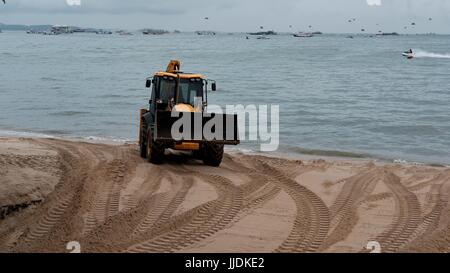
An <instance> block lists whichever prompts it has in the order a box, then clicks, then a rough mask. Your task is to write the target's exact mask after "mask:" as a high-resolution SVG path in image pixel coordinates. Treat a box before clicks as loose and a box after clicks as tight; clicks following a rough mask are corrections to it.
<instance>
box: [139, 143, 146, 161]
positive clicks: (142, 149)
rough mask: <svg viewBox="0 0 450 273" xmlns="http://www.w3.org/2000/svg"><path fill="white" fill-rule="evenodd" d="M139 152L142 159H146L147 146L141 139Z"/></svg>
mask: <svg viewBox="0 0 450 273" xmlns="http://www.w3.org/2000/svg"><path fill="white" fill-rule="evenodd" d="M139 151H140V154H141V157H142V158H147V144H146V143H145V141H144V140H143V139H141V144H140V145H139Z"/></svg>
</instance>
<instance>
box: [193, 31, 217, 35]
mask: <svg viewBox="0 0 450 273" xmlns="http://www.w3.org/2000/svg"><path fill="white" fill-rule="evenodd" d="M195 33H197V35H211V36H215V35H216V33H215V32H214V31H205V30H202V31H196V32H195Z"/></svg>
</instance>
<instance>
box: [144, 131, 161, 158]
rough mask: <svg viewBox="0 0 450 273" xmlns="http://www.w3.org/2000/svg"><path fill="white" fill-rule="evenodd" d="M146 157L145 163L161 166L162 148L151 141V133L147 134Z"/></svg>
mask: <svg viewBox="0 0 450 273" xmlns="http://www.w3.org/2000/svg"><path fill="white" fill-rule="evenodd" d="M145 146H146V148H147V149H146V157H147V161H148V162H150V163H153V164H161V163H162V162H163V160H164V151H165V149H164V146H162V145H161V144H160V143H158V142H156V141H153V137H152V132H151V131H150V130H148V132H147V145H145Z"/></svg>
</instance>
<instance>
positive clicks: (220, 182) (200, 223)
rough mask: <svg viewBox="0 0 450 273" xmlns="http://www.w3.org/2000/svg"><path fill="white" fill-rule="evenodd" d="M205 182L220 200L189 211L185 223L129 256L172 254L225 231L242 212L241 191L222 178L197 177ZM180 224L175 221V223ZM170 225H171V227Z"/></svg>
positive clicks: (134, 247) (138, 246)
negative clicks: (159, 253)
mask: <svg viewBox="0 0 450 273" xmlns="http://www.w3.org/2000/svg"><path fill="white" fill-rule="evenodd" d="M198 176H199V177H201V178H203V179H204V181H206V182H208V183H210V184H211V185H213V186H214V187H215V188H216V190H217V192H218V194H219V197H218V199H216V200H214V201H210V202H208V203H206V204H204V205H201V206H199V207H197V208H195V209H193V210H191V211H188V212H186V213H184V214H182V215H180V216H179V217H175V218H178V219H180V218H186V219H184V221H183V222H184V223H181V224H180V223H179V226H176V225H175V227H174V228H173V230H169V231H167V232H163V233H162V234H161V235H157V236H155V237H153V238H151V239H149V240H147V241H144V242H141V243H138V244H134V245H132V246H131V247H129V248H128V249H127V252H173V251H176V250H180V249H182V248H185V247H187V246H189V245H191V244H193V243H194V242H196V241H199V240H202V239H205V238H207V237H209V236H211V235H213V234H215V233H216V232H218V231H219V230H221V229H223V228H225V227H226V226H227V225H228V224H229V223H231V222H232V221H233V219H234V218H235V217H236V215H237V214H238V213H239V211H240V210H241V208H242V202H243V198H242V197H243V196H242V191H241V190H240V189H239V188H238V187H236V186H234V185H233V183H232V182H231V181H230V180H228V179H227V178H224V177H222V176H217V175H207V174H201V173H198ZM177 222H178V221H177V220H176V219H175V220H174V223H177ZM170 225H171V224H170V223H169V226H170Z"/></svg>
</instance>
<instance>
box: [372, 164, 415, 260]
mask: <svg viewBox="0 0 450 273" xmlns="http://www.w3.org/2000/svg"><path fill="white" fill-rule="evenodd" d="M383 181H384V183H385V184H386V185H387V186H388V187H389V188H390V190H391V191H392V192H393V193H394V197H395V200H396V210H397V215H396V216H395V219H394V221H393V223H392V224H391V226H390V228H388V230H386V231H385V232H383V233H382V234H381V235H379V236H378V237H377V238H376V239H375V241H378V242H379V243H380V244H381V247H382V249H383V252H397V251H398V250H399V249H400V248H401V247H402V246H404V245H405V244H406V243H407V242H408V240H409V238H410V237H411V236H412V235H413V234H414V232H415V230H416V229H417V228H418V226H419V224H420V222H421V209H420V203H419V201H418V199H417V196H416V195H415V194H413V193H412V192H410V191H409V190H408V189H407V188H406V187H405V186H404V185H403V184H402V183H401V181H400V178H399V177H398V176H396V175H395V174H394V173H392V172H391V171H389V170H387V169H384V170H383Z"/></svg>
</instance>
